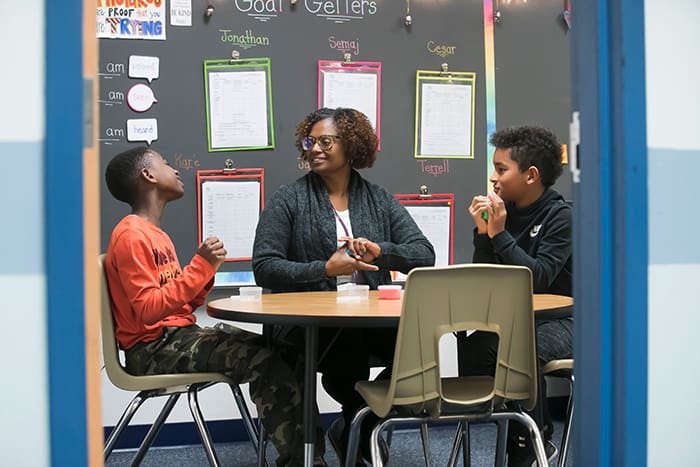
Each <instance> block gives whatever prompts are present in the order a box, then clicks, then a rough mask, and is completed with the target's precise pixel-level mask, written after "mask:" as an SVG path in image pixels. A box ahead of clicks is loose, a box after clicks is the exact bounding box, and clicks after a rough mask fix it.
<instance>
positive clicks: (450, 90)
mask: <svg viewBox="0 0 700 467" xmlns="http://www.w3.org/2000/svg"><path fill="white" fill-rule="evenodd" d="M447 68H448V67H447V64H446V63H443V64H442V71H431V70H417V71H416V115H415V118H416V125H415V130H416V131H415V142H414V157H415V158H423V157H424V158H442V159H446V158H454V159H474V113H475V102H476V101H475V99H476V97H475V96H476V87H475V83H476V73H473V72H466V71H448V69H447Z"/></svg>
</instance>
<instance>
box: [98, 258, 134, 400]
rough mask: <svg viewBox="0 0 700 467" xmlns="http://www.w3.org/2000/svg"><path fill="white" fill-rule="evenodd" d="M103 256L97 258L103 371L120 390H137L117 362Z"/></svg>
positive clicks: (116, 345)
mask: <svg viewBox="0 0 700 467" xmlns="http://www.w3.org/2000/svg"><path fill="white" fill-rule="evenodd" d="M105 256H106V255H104V254H102V255H100V256H99V260H98V265H99V274H100V323H101V332H102V358H103V359H104V364H105V370H106V371H107V376H108V377H109V379H110V381H112V383H113V384H114V385H115V386H117V387H120V388H122V389H132V390H137V389H140V387H133V378H134V376H133V375H131V374H129V373H127V371H126V370H125V369H124V368H123V367H122V365H121V362H120V360H119V347H118V345H119V344H118V343H117V338H116V335H115V333H114V317H113V316H112V303H111V302H112V299H111V296H110V294H109V285H108V284H107V275H106V273H105V268H104V262H105Z"/></svg>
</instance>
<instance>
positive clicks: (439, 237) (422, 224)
mask: <svg viewBox="0 0 700 467" xmlns="http://www.w3.org/2000/svg"><path fill="white" fill-rule="evenodd" d="M404 207H405V208H406V210H407V211H408V213H409V214H410V215H411V217H413V220H414V221H416V224H418V228H420V229H421V231H422V232H423V235H425V236H426V237H427V238H428V241H430V243H432V244H433V248H434V249H435V266H447V265H448V264H450V261H449V258H450V207H449V206H417V205H413V206H411V205H408V206H404Z"/></svg>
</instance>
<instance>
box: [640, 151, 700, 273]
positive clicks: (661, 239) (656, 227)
mask: <svg viewBox="0 0 700 467" xmlns="http://www.w3.org/2000/svg"><path fill="white" fill-rule="evenodd" d="M697 164H700V149H697V150H680V149H664V148H649V173H650V174H653V177H649V216H650V220H649V264H697V263H700V248H699V247H698V245H697V243H695V242H682V241H678V233H679V232H686V233H689V234H691V235H693V234H697V233H698V232H700V216H698V215H697V214H695V213H693V212H692V211H694V209H693V208H692V207H691V208H689V207H688V206H694V203H695V201H697V200H696V198H697V190H698V187H697V185H696V184H694V183H693V182H689V181H688V179H682V178H681V179H679V177H678V175H679V173H684V172H688V171H692V170H693V168H694V167H695V166H696V165H697ZM686 201H691V204H690V205H689V204H688V203H687V202H686ZM689 209H690V210H691V211H690V212H689Z"/></svg>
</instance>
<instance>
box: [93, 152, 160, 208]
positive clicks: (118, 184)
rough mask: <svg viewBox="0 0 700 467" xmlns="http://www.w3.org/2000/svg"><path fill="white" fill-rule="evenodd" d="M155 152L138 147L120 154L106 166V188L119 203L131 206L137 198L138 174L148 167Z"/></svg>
mask: <svg viewBox="0 0 700 467" xmlns="http://www.w3.org/2000/svg"><path fill="white" fill-rule="evenodd" d="M151 154H155V151H153V150H152V149H150V148H148V147H146V146H140V147H137V148H133V149H128V150H126V151H124V152H120V153H119V154H117V155H116V156H114V158H113V159H112V160H111V161H109V164H107V169H106V170H105V181H106V182H107V188H108V189H109V192H110V193H112V196H114V197H115V198H116V199H118V200H119V201H123V202H125V203H127V204H128V205H129V206H133V205H134V202H135V201H136V196H137V194H138V193H137V191H138V190H137V184H136V182H137V181H138V178H139V174H140V173H141V171H142V170H143V169H144V168H146V167H147V166H148V158H149V156H150V155H151Z"/></svg>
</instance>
